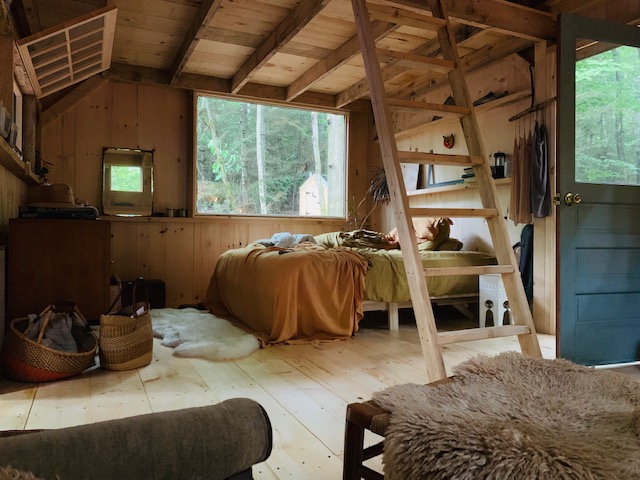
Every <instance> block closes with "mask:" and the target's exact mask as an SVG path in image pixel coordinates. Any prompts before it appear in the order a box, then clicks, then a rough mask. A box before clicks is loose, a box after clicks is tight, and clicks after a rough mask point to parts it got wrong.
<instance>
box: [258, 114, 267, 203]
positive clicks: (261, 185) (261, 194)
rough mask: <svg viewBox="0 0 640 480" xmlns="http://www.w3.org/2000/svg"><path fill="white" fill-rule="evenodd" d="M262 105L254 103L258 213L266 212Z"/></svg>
mask: <svg viewBox="0 0 640 480" xmlns="http://www.w3.org/2000/svg"><path fill="white" fill-rule="evenodd" d="M263 110H264V107H263V106H262V105H260V104H257V105H256V160H257V162H258V195H259V197H260V213H262V214H263V215H265V214H266V213H267V196H266V194H265V188H264V151H265V138H264V137H265V133H264V112H263Z"/></svg>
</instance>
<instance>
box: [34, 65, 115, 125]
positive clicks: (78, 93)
mask: <svg viewBox="0 0 640 480" xmlns="http://www.w3.org/2000/svg"><path fill="white" fill-rule="evenodd" d="M105 83H107V79H106V78H102V77H101V76H100V75H94V76H93V77H90V78H88V79H86V80H85V81H84V82H82V83H80V84H79V85H78V86H77V87H75V88H74V89H73V90H71V91H70V92H69V93H68V94H67V95H65V96H64V97H62V98H61V99H60V100H58V101H57V102H56V103H54V104H53V105H51V106H50V107H49V108H47V109H46V110H45V111H43V112H42V115H41V116H40V124H41V125H42V128H43V129H44V128H47V127H48V126H49V125H51V123H52V122H53V121H54V120H56V119H57V118H60V117H61V116H62V115H64V114H65V113H66V112H68V111H69V110H71V109H72V108H73V107H75V106H76V105H77V104H78V102H80V100H82V99H83V98H85V97H86V96H87V95H89V94H91V93H92V92H95V91H96V90H98V89H99V88H100V87H102V85H104V84H105Z"/></svg>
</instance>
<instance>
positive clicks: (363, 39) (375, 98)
mask: <svg viewBox="0 0 640 480" xmlns="http://www.w3.org/2000/svg"><path fill="white" fill-rule="evenodd" d="M399 3H400V4H401V3H402V2H401V1H400V2H399ZM427 3H428V5H429V7H430V9H431V14H432V16H428V15H424V17H423V18H422V19H421V24H422V25H424V26H425V28H431V29H433V30H435V31H437V35H438V39H439V42H440V47H441V51H442V57H443V58H430V57H420V56H417V55H414V54H407V53H400V52H391V51H389V50H381V49H378V48H376V45H375V41H374V36H373V33H372V28H371V21H370V17H369V7H368V6H367V2H366V0H352V4H353V13H354V17H355V22H356V28H357V31H358V38H359V41H360V49H361V51H362V57H363V60H364V65H365V70H366V75H367V81H368V84H369V95H370V97H371V105H372V108H373V114H374V118H375V123H376V128H377V131H378V141H379V144H380V151H381V154H382V161H383V165H384V169H385V172H386V176H387V182H388V184H389V190H390V193H391V205H392V207H393V209H394V218H395V221H396V227H397V229H398V237H399V241H400V246H401V248H402V256H403V260H404V266H405V270H406V272H407V280H408V283H409V289H410V292H411V300H412V303H413V310H414V313H415V317H416V323H417V326H418V332H419V335H420V344H421V346H422V353H423V356H424V359H425V363H426V367H427V375H428V380H429V381H430V382H434V381H436V380H440V379H443V378H446V376H447V374H446V371H445V367H444V361H443V358H442V352H441V349H440V346H441V345H444V344H447V343H454V342H463V341H470V340H480V339H484V338H494V337H504V336H512V335H517V336H518V340H519V342H520V348H521V350H522V353H523V354H525V355H529V356H536V357H540V356H541V352H540V345H539V343H538V338H537V336H536V331H535V327H534V324H533V318H532V316H531V311H530V309H529V304H528V302H527V298H526V295H525V292H524V288H523V286H522V280H521V278H520V273H519V271H518V265H517V263H516V258H515V255H514V253H513V249H512V247H511V242H510V239H509V236H508V233H507V227H506V222H505V220H504V217H503V216H502V213H501V212H500V205H499V202H498V194H497V190H496V186H495V184H494V182H493V178H492V176H491V168H490V166H489V164H488V163H487V156H486V155H485V152H484V146H483V144H482V138H481V136H480V131H479V128H478V123H477V120H476V116H475V113H474V108H473V102H472V101H471V98H470V96H469V90H468V87H467V83H466V79H465V75H464V72H463V69H462V67H461V63H460V58H459V56H458V51H457V48H456V45H455V40H454V38H455V37H454V35H453V32H452V28H451V24H450V22H449V19H448V17H447V15H446V12H445V11H444V9H443V6H442V2H441V0H428V2H427ZM398 7H401V5H399V6H398ZM370 8H371V9H372V11H373V10H375V11H374V13H376V15H378V14H377V12H379V11H380V9H381V5H379V4H371V6H370ZM405 11H406V10H405ZM401 12H402V10H401V8H400V9H399V10H396V11H395V12H394V13H395V14H394V15H387V18H393V19H394V23H397V24H401V23H402V22H403V19H404V18H410V19H411V20H410V21H411V25H412V26H415V25H416V20H415V17H416V15H413V14H412V15H403V14H402V13H401ZM387 21H390V20H387ZM381 58H383V59H385V61H388V59H389V58H393V59H394V60H395V61H397V62H404V63H406V62H410V63H412V64H414V65H415V64H420V65H422V66H424V67H425V68H435V69H437V71H443V69H444V70H445V71H447V72H448V73H447V75H448V78H449V83H450V85H451V90H452V92H453V99H454V105H441V104H433V103H427V102H419V101H411V100H401V99H394V98H389V97H388V96H387V95H386V92H385V86H384V80H383V75H382V69H381V67H380V59H381ZM391 108H401V109H408V108H410V109H418V110H422V111H429V112H431V111H432V112H433V113H435V114H436V115H439V116H445V115H454V116H457V117H459V119H460V123H461V125H462V131H463V133H464V137H465V140H466V143H467V149H468V151H469V155H444V154H434V153H420V152H401V151H398V149H397V145H396V139H395V134H394V129H393V125H392V122H391V117H390V109H391ZM401 163H413V164H416V163H417V164H437V165H455V166H470V167H472V168H473V172H474V173H475V177H476V180H477V185H478V192H479V195H480V200H481V202H482V207H483V208H461V209H452V208H410V207H409V201H408V197H407V193H406V189H405V184H404V181H403V177H402V170H401V166H400V164H401ZM413 217H435V218H437V217H454V218H455V217H459V218H464V217H482V218H485V219H486V221H487V224H488V227H489V232H490V233H491V238H492V241H493V245H494V249H495V254H496V258H497V260H498V264H497V265H491V266H480V267H477V266H476V267H453V268H423V267H422V261H421V258H420V254H419V252H418V246H417V243H416V241H415V234H414V230H413V223H412V218H413ZM488 273H494V274H501V275H502V280H503V283H504V288H505V292H506V294H507V298H508V300H509V305H510V306H511V311H512V314H513V319H514V325H507V326H498V327H486V328H475V329H469V330H458V331H453V332H446V333H438V331H437V330H436V323H435V317H434V314H433V309H432V306H431V302H430V299H429V292H428V290H427V282H426V279H425V276H443V275H481V274H488Z"/></svg>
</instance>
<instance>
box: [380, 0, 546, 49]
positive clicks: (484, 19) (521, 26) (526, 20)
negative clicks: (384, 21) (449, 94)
mask: <svg viewBox="0 0 640 480" xmlns="http://www.w3.org/2000/svg"><path fill="white" fill-rule="evenodd" d="M392 2H393V3H396V4H400V5H405V6H407V7H412V8H418V9H422V10H424V9H427V10H428V7H427V6H426V4H425V2H424V1H423V0H392ZM442 5H443V7H444V8H445V10H446V11H447V12H448V14H449V18H450V19H451V20H453V21H457V22H461V23H467V24H469V25H473V26H477V27H482V28H487V27H493V28H495V29H496V30H497V31H500V32H504V33H506V34H509V35H513V36H516V37H522V38H527V39H529V40H534V41H535V40H555V38H556V24H555V22H554V21H553V17H552V16H551V14H550V13H547V12H543V11H541V10H537V9H535V8H529V7H525V6H522V5H518V4H517V3H512V2H509V1H506V0H443V2H442Z"/></svg>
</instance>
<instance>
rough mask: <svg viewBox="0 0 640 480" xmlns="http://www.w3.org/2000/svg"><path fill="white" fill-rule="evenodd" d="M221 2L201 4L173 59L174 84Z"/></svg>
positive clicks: (204, 2)
mask: <svg viewBox="0 0 640 480" xmlns="http://www.w3.org/2000/svg"><path fill="white" fill-rule="evenodd" d="M221 4H222V0H203V2H202V3H201V4H200V8H199V9H198V12H197V13H196V16H195V18H194V19H193V22H192V23H191V26H190V27H189V31H188V32H187V34H186V35H185V38H184V40H183V42H182V44H181V45H180V48H179V49H178V53H177V54H176V56H175V59H174V60H173V64H172V66H171V70H170V76H171V80H170V82H171V83H172V84H173V83H175V82H176V80H177V79H178V77H179V76H180V75H181V74H182V71H183V70H184V67H185V65H186V64H187V62H188V61H189V57H190V56H191V54H192V53H193V51H194V50H195V48H196V46H197V45H198V42H199V41H200V35H201V32H202V31H203V29H204V28H206V27H207V25H208V24H209V22H210V21H211V19H212V18H213V16H214V15H215V13H216V12H217V11H218V9H219V8H220V5H221Z"/></svg>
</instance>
